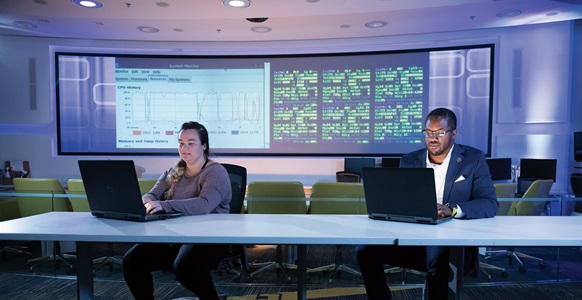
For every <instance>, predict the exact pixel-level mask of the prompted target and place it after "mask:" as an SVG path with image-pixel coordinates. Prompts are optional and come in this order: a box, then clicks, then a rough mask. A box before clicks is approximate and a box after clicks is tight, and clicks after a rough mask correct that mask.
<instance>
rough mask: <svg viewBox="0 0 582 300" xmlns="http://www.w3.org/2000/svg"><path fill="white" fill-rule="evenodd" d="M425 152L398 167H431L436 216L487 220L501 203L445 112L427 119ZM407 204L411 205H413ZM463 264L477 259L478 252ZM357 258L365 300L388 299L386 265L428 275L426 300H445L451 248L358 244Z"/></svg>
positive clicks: (481, 157) (477, 155) (479, 158)
mask: <svg viewBox="0 0 582 300" xmlns="http://www.w3.org/2000/svg"><path fill="white" fill-rule="evenodd" d="M425 126H426V127H425V129H424V130H423V134H424V137H425V146H426V149H421V150H418V151H414V152H411V153H408V154H406V155H404V156H403V157H402V160H401V162H400V167H401V168H433V169H434V173H435V187H436V192H437V202H438V204H437V208H438V213H439V216H441V217H446V216H454V217H455V218H459V219H476V218H490V217H493V216H495V213H496V212H497V208H498V206H499V204H498V203H497V198H496V196H495V188H494V186H493V181H492V180H491V175H490V173H489V168H488V167H487V164H486V162H485V154H484V153H483V152H482V151H480V150H478V149H475V148H472V147H469V146H464V145H460V144H455V136H456V135H457V117H456V116H455V114H454V113H453V112H452V111H451V110H449V109H446V108H437V109H435V110H433V111H432V112H430V113H429V115H428V116H427V117H426V120H425ZM410 205H414V204H413V203H411V204H410ZM471 250H472V251H467V255H466V257H465V258H466V259H471V260H473V263H474V261H475V260H476V259H477V256H476V255H477V254H476V253H477V251H476V250H477V249H476V248H474V247H473V248H471ZM356 256H357V258H358V262H359V264H360V269H361V271H362V277H363V279H364V285H365V287H366V293H367V294H368V298H369V299H373V300H375V299H391V298H392V295H391V293H390V288H388V285H387V284H386V275H385V274H384V267H383V266H384V264H389V265H391V266H397V267H402V268H407V269H414V270H418V271H424V272H427V287H428V296H429V299H447V297H448V296H447V295H448V287H447V284H448V279H449V264H448V262H449V247H445V246H418V247H416V246H415V247H412V246H411V247H405V246H400V247H399V246H392V245H390V246H388V245H359V246H358V247H357V248H356Z"/></svg>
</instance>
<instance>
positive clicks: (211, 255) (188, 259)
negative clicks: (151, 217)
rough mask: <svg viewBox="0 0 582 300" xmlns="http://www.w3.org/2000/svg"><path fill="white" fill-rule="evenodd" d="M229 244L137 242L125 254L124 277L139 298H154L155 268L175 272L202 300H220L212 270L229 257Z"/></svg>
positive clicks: (181, 281) (183, 284)
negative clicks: (153, 273)
mask: <svg viewBox="0 0 582 300" xmlns="http://www.w3.org/2000/svg"><path fill="white" fill-rule="evenodd" d="M228 253H229V245H208V244H196V245H193V244H184V245H179V244H137V245H135V246H133V247H132V248H131V249H129V251H127V253H126V254H125V256H124V257H123V264H122V265H123V276H124V278H125V282H126V283H127V286H128V287H129V290H130V291H131V293H132V294H133V296H134V297H135V299H138V300H141V299H154V283H153V278H152V274H151V272H152V271H157V270H164V271H172V272H173V273H174V276H175V277H176V279H177V280H178V281H179V282H180V283H181V284H182V286H184V287H185V288H187V289H189V290H190V291H192V292H194V293H196V296H198V298H200V299H201V300H217V299H219V298H218V293H217V292H216V288H215V287H214V282H213V281H212V276H211V274H210V271H211V270H212V268H214V267H215V266H216V265H217V264H218V263H219V262H220V260H221V259H222V258H224V257H227V256H228Z"/></svg>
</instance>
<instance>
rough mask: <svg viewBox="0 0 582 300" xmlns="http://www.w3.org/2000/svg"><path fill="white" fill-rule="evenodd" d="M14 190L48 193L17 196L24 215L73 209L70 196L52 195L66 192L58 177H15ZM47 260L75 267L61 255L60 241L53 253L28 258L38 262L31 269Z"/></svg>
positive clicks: (54, 247) (54, 246)
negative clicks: (44, 195)
mask: <svg viewBox="0 0 582 300" xmlns="http://www.w3.org/2000/svg"><path fill="white" fill-rule="evenodd" d="M14 191H15V192H17V193H33V194H46V195H47V196H46V197H43V196H38V197H37V196H16V199H17V201H18V209H19V210H20V215H21V216H22V217H28V216H32V215H37V214H42V213H46V212H51V211H72V208H71V202H70V201H69V199H68V198H66V197H54V196H52V195H54V194H65V189H64V188H63V186H62V185H61V183H60V182H59V181H58V180H57V179H56V178H14ZM47 261H54V262H55V264H57V266H58V263H59V262H61V263H63V264H64V265H66V266H67V267H69V268H70V269H72V267H73V265H72V264H70V263H69V262H68V261H67V260H65V259H64V258H63V257H62V256H61V255H60V243H59V242H58V241H54V242H53V254H52V255H49V256H44V257H38V258H33V259H30V260H28V262H29V263H31V262H38V263H37V264H34V265H32V266H31V267H30V271H34V268H35V267H37V266H38V265H40V264H42V263H44V262H47Z"/></svg>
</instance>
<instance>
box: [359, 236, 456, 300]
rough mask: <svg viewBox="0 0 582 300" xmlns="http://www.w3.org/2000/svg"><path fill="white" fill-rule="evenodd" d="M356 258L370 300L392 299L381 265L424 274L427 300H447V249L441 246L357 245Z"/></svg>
mask: <svg viewBox="0 0 582 300" xmlns="http://www.w3.org/2000/svg"><path fill="white" fill-rule="evenodd" d="M356 256H357V259H358V263H359V265H360V271H361V272H362V278H363V279H364V286H365V287H366V293H367V294H368V299H370V300H386V299H391V298H392V294H391V293H390V288H389V287H388V284H387V283H386V274H384V264H388V265H390V266H393V267H401V268H406V269H413V270H417V271H421V272H426V273H427V279H426V280H427V287H428V297H429V299H431V300H435V299H447V297H448V281H449V248H448V247H442V246H428V247H425V246H419V247H416V246H387V245H359V246H358V247H356Z"/></svg>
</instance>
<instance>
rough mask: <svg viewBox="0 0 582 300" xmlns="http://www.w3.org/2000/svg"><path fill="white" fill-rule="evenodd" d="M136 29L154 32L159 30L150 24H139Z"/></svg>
mask: <svg viewBox="0 0 582 300" xmlns="http://www.w3.org/2000/svg"><path fill="white" fill-rule="evenodd" d="M137 29H138V30H139V31H141V32H145V33H156V32H159V31H160V30H159V29H157V28H155V27H151V26H139V27H138V28H137Z"/></svg>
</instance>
